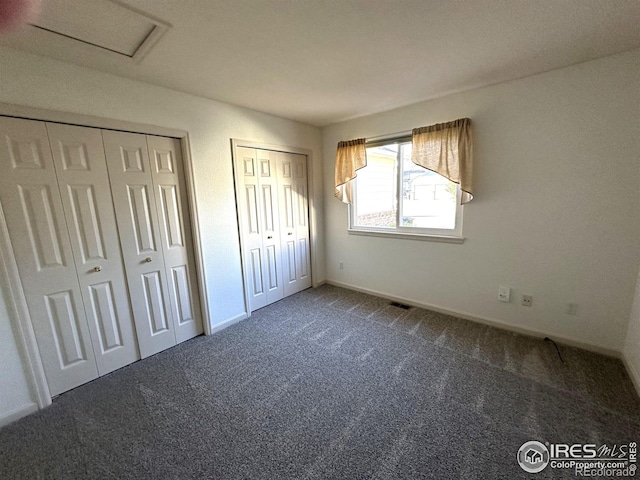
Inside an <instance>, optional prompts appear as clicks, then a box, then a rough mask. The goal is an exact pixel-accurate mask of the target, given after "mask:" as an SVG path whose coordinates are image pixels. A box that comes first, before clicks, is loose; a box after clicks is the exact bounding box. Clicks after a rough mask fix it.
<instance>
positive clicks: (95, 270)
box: [93, 265, 102, 272]
mask: <svg viewBox="0 0 640 480" xmlns="http://www.w3.org/2000/svg"><path fill="white" fill-rule="evenodd" d="M93 271H94V272H101V271H102V267H101V266H100V265H98V266H97V267H96V268H94V269H93Z"/></svg>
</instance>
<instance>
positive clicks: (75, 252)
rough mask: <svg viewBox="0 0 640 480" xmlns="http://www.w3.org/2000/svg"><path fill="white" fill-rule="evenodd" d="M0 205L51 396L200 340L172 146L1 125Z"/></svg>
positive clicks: (139, 138) (69, 129) (47, 126)
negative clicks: (170, 348)
mask: <svg viewBox="0 0 640 480" xmlns="http://www.w3.org/2000/svg"><path fill="white" fill-rule="evenodd" d="M0 201H1V203H2V207H3V210H4V214H5V218H6V221H7V227H8V230H9V236H10V240H11V244H12V247H13V250H14V253H15V258H16V262H17V264H18V270H19V272H20V279H21V283H22V287H23V291H24V293H25V297H26V301H27V306H28V309H29V314H30V317H31V321H32V324H33V327H34V331H35V334H36V341H37V343H38V349H39V351H40V354H41V357H42V361H43V366H44V369H45V374H46V376H47V381H48V384H49V389H50V391H51V393H52V394H53V395H57V394H59V393H62V392H65V391H67V390H70V389H72V388H74V387H77V386H79V385H82V384H83V383H86V382H89V381H91V380H93V379H95V378H97V377H98V376H100V375H105V374H107V373H109V372H112V371H113V370H116V369H118V368H121V367H123V366H125V365H128V364H130V363H132V362H134V361H136V360H137V359H139V358H141V357H147V356H149V355H152V354H154V353H157V352H159V351H161V350H164V349H166V348H169V347H171V346H173V345H175V344H176V343H179V342H182V341H184V340H187V339H189V338H192V337H195V336H196V335H198V334H200V333H202V331H203V325H202V318H201V315H200V299H199V292H198V290H197V287H196V285H197V279H196V272H195V259H194V256H193V250H192V245H193V243H192V237H191V225H190V218H189V212H188V205H187V200H186V193H185V180H184V174H183V170H182V157H181V148H180V142H179V140H177V139H173V138H164V137H155V136H145V135H137V134H131V133H123V132H115V131H106V130H100V129H96V128H89V127H79V126H73V125H62V124H57V123H45V122H40V121H34V120H22V119H15V118H9V117H1V116H0Z"/></svg>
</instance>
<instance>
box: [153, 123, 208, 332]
mask: <svg viewBox="0 0 640 480" xmlns="http://www.w3.org/2000/svg"><path fill="white" fill-rule="evenodd" d="M147 145H148V147H149V156H150V159H151V178H152V181H153V186H154V194H155V198H156V204H157V205H158V207H159V215H158V216H159V222H160V240H161V242H162V251H163V254H164V262H165V265H166V268H167V276H168V282H169V297H170V301H171V307H172V313H173V321H174V324H173V325H174V328H175V332H176V341H177V342H178V343H179V342H183V341H185V340H188V339H190V338H193V337H195V336H197V335H200V334H201V333H202V332H203V326H202V315H201V314H200V295H199V292H198V286H197V285H198V283H197V279H196V269H195V259H194V256H193V239H192V237H191V220H190V217H189V210H188V208H187V198H186V189H185V180H184V171H183V169H182V150H181V148H180V141H179V140H177V139H175V138H167V137H156V136H152V135H147Z"/></svg>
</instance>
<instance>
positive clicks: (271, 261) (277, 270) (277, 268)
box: [256, 149, 285, 304]
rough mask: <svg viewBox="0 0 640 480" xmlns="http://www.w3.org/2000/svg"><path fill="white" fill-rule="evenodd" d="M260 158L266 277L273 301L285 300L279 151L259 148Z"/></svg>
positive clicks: (260, 199) (257, 153)
mask: <svg viewBox="0 0 640 480" xmlns="http://www.w3.org/2000/svg"><path fill="white" fill-rule="evenodd" d="M256 159H257V165H258V185H259V191H260V198H259V201H258V206H259V207H260V209H261V211H262V212H261V213H262V225H261V227H262V249H263V255H262V257H263V265H262V271H263V272H265V273H266V275H265V276H264V277H263V278H264V279H265V281H266V282H267V283H266V284H265V290H266V295H267V304H269V303H273V302H276V301H278V300H281V299H282V298H284V295H285V290H284V281H283V277H284V269H283V264H282V246H281V244H280V243H281V238H280V222H281V218H280V211H279V209H278V202H279V199H278V153H277V152H273V151H270V150H259V149H257V150H256Z"/></svg>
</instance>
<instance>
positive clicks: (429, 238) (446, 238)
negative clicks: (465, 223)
mask: <svg viewBox="0 0 640 480" xmlns="http://www.w3.org/2000/svg"><path fill="white" fill-rule="evenodd" d="M347 232H348V233H349V235H366V236H371V237H386V238H399V239H403V240H420V241H423V242H442V243H457V244H462V243H464V240H465V237H458V236H454V235H429V234H424V233H404V232H402V233H401V232H380V231H378V230H360V229H356V228H349V229H348V230H347Z"/></svg>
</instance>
